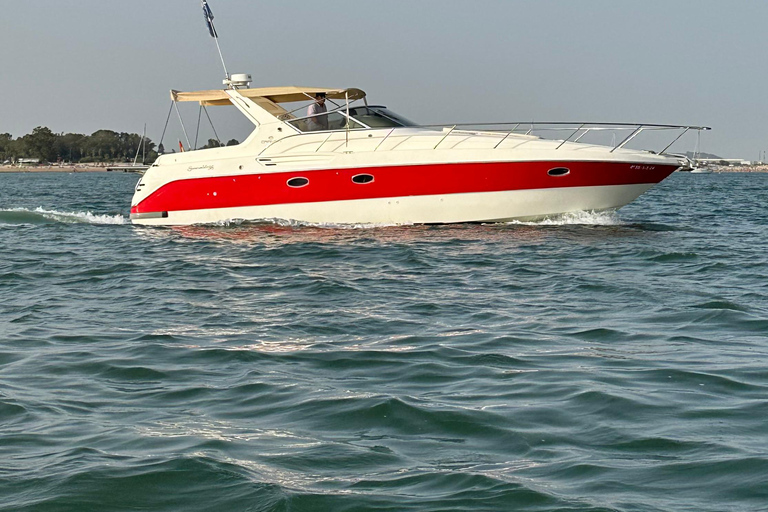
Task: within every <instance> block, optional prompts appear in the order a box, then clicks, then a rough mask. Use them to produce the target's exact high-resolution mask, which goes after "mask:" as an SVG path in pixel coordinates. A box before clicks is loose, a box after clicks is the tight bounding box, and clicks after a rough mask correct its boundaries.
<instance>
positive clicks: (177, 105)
mask: <svg viewBox="0 0 768 512" xmlns="http://www.w3.org/2000/svg"><path fill="white" fill-rule="evenodd" d="M173 106H174V107H175V108H176V114H178V116H179V122H180V123H181V131H183V132H184V138H185V139H187V147H188V148H189V147H192V144H190V143H189V135H187V129H186V127H185V126H184V120H183V119H182V118H181V112H179V104H178V103H176V102H175V101H174V102H173Z"/></svg>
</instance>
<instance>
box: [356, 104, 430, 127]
mask: <svg viewBox="0 0 768 512" xmlns="http://www.w3.org/2000/svg"><path fill="white" fill-rule="evenodd" d="M349 115H350V117H352V118H353V119H357V120H358V121H360V122H361V123H363V124H364V125H366V126H369V127H371V128H396V127H400V126H416V123H414V122H412V121H409V120H408V119H406V118H404V117H402V116H399V115H397V114H395V113H394V112H392V111H391V110H389V109H387V107H382V106H363V107H350V108H349Z"/></svg>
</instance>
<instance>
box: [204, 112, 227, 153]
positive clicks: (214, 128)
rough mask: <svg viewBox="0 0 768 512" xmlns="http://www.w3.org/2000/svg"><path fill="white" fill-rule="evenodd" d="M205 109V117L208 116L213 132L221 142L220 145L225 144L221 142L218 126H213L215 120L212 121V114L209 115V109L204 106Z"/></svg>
mask: <svg viewBox="0 0 768 512" xmlns="http://www.w3.org/2000/svg"><path fill="white" fill-rule="evenodd" d="M203 110H204V111H205V117H207V118H208V122H209V123H210V124H211V129H212V130H213V134H214V135H215V136H216V141H217V142H218V143H219V146H223V145H224V144H222V143H221V139H220V138H219V134H218V133H216V127H215V126H213V121H211V116H210V115H208V109H207V108H205V106H203Z"/></svg>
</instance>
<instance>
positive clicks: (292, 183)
mask: <svg viewBox="0 0 768 512" xmlns="http://www.w3.org/2000/svg"><path fill="white" fill-rule="evenodd" d="M287 183H288V186H289V187H293V188H301V187H306V186H307V185H309V180H308V179H307V178H291V179H289V180H288V181H287Z"/></svg>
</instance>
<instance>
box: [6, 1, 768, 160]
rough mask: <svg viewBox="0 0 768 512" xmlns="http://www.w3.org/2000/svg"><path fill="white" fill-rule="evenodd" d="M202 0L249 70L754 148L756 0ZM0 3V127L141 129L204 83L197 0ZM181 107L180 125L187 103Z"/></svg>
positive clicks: (765, 102)
mask: <svg viewBox="0 0 768 512" xmlns="http://www.w3.org/2000/svg"><path fill="white" fill-rule="evenodd" d="M209 5H210V6H211V9H212V10H213V12H214V15H215V24H216V28H217V30H218V32H219V36H220V39H219V41H220V43H221V46H222V51H223V52H224V56H225V59H226V60H227V66H228V68H229V71H230V72H245V73H251V74H253V76H254V86H272V85H307V86H323V87H359V88H361V89H364V90H365V91H366V92H367V93H368V96H369V99H370V101H371V102H372V103H376V104H385V105H387V106H389V107H390V108H391V109H393V110H395V111H396V112H399V113H401V114H403V115H404V116H406V117H409V118H411V119H413V120H415V121H418V122H421V123H438V122H440V123H442V122H446V123H447V122H502V121H515V122H517V121H529V120H539V121H558V120H562V121H602V122H645V123H662V124H692V125H707V126H711V127H712V128H713V131H711V132H708V133H706V134H705V135H704V136H702V148H701V149H702V150H703V151H705V152H710V153H716V154H719V155H721V156H724V157H734V158H747V159H751V160H754V159H756V158H758V155H759V154H760V152H762V151H768V98H767V96H768V94H767V93H766V91H768V59H767V58H766V51H767V50H768V44H767V43H768V1H766V0H727V1H726V0H635V1H629V0H626V1H624V0H471V1H470V0H462V1H459V0H440V1H437V0H409V1H404V0H386V1H374V0H357V1H351V0H347V1H336V0H326V1H312V2H309V1H291V0H280V1H272V2H266V1H258V0H209ZM0 7H2V8H3V11H2V15H1V16H0V55H1V57H0V91H1V92H2V94H0V132H10V133H12V134H13V135H14V136H19V135H24V134H26V133H28V132H30V131H31V130H32V129H33V128H34V127H36V126H40V125H43V126H48V127H49V128H51V129H52V130H53V131H55V132H78V133H92V132H93V131H95V130H97V129H100V128H107V129H112V130H115V131H129V132H141V129H142V126H143V125H144V123H147V135H148V136H149V137H151V138H152V139H153V140H154V141H155V142H158V141H159V139H160V135H161V132H162V129H163V125H164V123H165V119H166V115H167V113H168V108H169V106H170V99H169V95H168V91H169V90H170V89H179V90H198V89H210V88H220V87H221V79H222V75H223V71H222V69H221V64H220V63H219V58H218V53H217V51H216V47H215V44H214V42H213V39H212V38H211V37H210V36H209V35H208V31H207V29H206V28H205V24H204V21H203V16H202V10H201V8H200V2H199V0H77V1H64V0H0ZM185 107H186V110H185V111H184V115H185V122H187V123H188V127H189V126H190V125H191V126H194V125H195V124H196V121H197V109H196V107H194V106H193V105H185ZM214 110H215V111H214ZM219 110H233V109H211V115H212V116H213V117H214V122H215V123H216V127H217V130H218V131H219V135H221V136H222V137H226V138H229V137H237V138H240V139H242V136H243V130H244V129H245V127H247V126H248V124H247V123H243V122H241V121H240V120H239V118H238V116H237V115H234V116H233V117H232V118H231V119H237V121H236V122H234V124H233V123H232V122H230V121H229V120H230V117H229V116H230V114H227V113H220V112H219ZM228 125H229V126H228ZM177 126H178V121H177V120H176V121H175V122H174V121H173V120H172V127H173V130H176V129H177V128H176V127H177ZM171 135H172V137H176V135H174V134H171ZM202 136H206V137H207V136H208V135H207V134H204V135H202ZM694 142H695V137H694V136H691V138H690V139H689V141H688V142H687V143H684V144H682V145H681V146H680V147H679V148H676V149H678V150H680V151H684V150H686V149H688V150H692V149H693V144H694ZM166 144H167V142H166Z"/></svg>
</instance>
